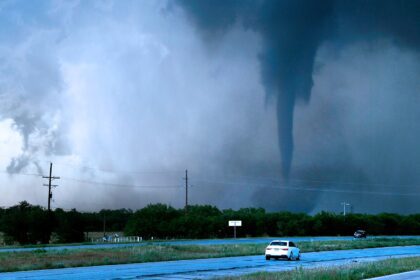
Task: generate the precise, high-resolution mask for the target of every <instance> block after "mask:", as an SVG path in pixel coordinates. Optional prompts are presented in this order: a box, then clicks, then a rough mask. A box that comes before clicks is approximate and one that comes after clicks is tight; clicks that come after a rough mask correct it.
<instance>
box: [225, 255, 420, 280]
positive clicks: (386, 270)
mask: <svg viewBox="0 0 420 280" xmlns="http://www.w3.org/2000/svg"><path fill="white" fill-rule="evenodd" d="M417 269H420V257H410V258H399V259H388V260H383V261H375V262H368V263H362V264H352V265H344V266H337V267H326V268H314V269H303V268H297V269H294V270H289V271H281V272H258V273H252V274H248V275H242V276H237V277H223V278H219V279H220V280H239V279H240V280H254V279H258V280H306V279H312V280H358V279H367V278H372V277H379V276H384V275H390V274H396V273H401V272H406V271H412V270H417Z"/></svg>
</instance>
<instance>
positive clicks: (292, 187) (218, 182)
mask: <svg viewBox="0 0 420 280" xmlns="http://www.w3.org/2000/svg"><path fill="white" fill-rule="evenodd" d="M196 182H201V183H208V184H219V185H235V186H247V187H254V188H271V189H285V190H296V191H314V192H334V193H352V194H372V195H396V196H420V193H395V192H376V191H354V190H346V189H332V188H318V187H317V188H314V187H307V186H303V187H296V186H281V185H272V184H270V185H267V184H265V185H264V184H247V183H241V182H220V181H203V180H196Z"/></svg>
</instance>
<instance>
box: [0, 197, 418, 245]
mask: <svg viewBox="0 0 420 280" xmlns="http://www.w3.org/2000/svg"><path fill="white" fill-rule="evenodd" d="M229 220H241V221H242V227H240V228H237V236H238V237H255V236H337V235H342V236H349V235H352V234H353V232H354V231H355V230H357V229H364V230H366V231H367V232H368V234H371V235H420V214H414V215H407V216H403V215H398V214H390V213H382V214H378V215H369V214H347V215H346V216H343V215H341V214H335V213H329V212H321V213H318V214H316V215H314V216H311V215H308V214H304V213H291V212H274V213H273V212H266V211H265V210H264V209H262V208H243V209H239V210H231V209H227V210H219V209H218V208H216V207H214V206H209V205H204V206H199V205H196V206H189V207H188V209H175V208H173V207H171V206H168V205H164V204H151V205H148V206H147V207H145V208H143V209H140V210H138V211H136V212H133V211H131V210H128V209H119V210H101V211H99V212H91V213H81V212H77V211H76V210H75V209H73V210H71V211H64V210H62V209H56V210H54V211H51V212H48V211H47V210H45V209H44V208H42V207H40V206H33V205H30V204H28V203H27V202H21V203H20V204H19V205H16V206H13V207H10V208H7V209H2V208H0V231H2V232H3V233H4V240H5V242H6V243H8V244H11V243H15V242H18V243H20V244H35V243H48V242H50V241H51V240H54V241H56V242H60V243H67V242H81V241H83V240H84V236H85V235H84V233H85V232H87V231H102V230H103V228H104V225H105V229H106V232H115V231H124V233H125V235H135V236H141V237H143V238H144V239H151V238H152V237H153V238H154V239H169V238H225V237H232V234H233V229H232V228H231V227H228V221H229Z"/></svg>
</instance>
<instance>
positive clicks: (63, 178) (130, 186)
mask: <svg viewBox="0 0 420 280" xmlns="http://www.w3.org/2000/svg"><path fill="white" fill-rule="evenodd" d="M61 179H62V180H68V181H74V182H78V183H83V184H95V185H102V186H111V187H125V188H181V186H180V185H148V186H146V185H143V186H141V185H130V184H114V183H106V182H97V181H89V180H81V179H75V178H68V177H62V178H61Z"/></svg>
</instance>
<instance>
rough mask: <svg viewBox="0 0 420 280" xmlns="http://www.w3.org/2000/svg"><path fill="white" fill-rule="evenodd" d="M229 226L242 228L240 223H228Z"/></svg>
mask: <svg viewBox="0 0 420 280" xmlns="http://www.w3.org/2000/svg"><path fill="white" fill-rule="evenodd" d="M229 226H230V227H241V226H242V221H229Z"/></svg>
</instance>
